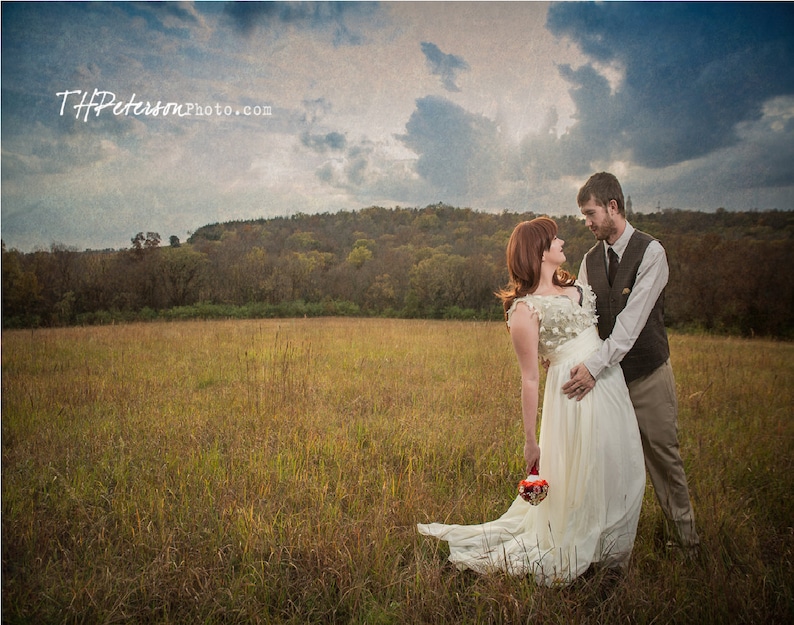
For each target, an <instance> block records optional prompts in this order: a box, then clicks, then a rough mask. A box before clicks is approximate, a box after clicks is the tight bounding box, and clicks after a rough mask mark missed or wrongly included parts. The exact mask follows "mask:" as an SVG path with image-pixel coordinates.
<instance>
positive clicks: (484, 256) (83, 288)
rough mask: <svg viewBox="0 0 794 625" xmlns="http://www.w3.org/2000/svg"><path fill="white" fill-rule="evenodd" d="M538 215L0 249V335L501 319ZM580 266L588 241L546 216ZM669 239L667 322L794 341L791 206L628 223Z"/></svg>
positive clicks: (220, 231) (271, 224) (287, 222)
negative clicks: (267, 322) (518, 236)
mask: <svg viewBox="0 0 794 625" xmlns="http://www.w3.org/2000/svg"><path fill="white" fill-rule="evenodd" d="M536 216H537V215H536V214H535V213H531V212H527V213H515V212H507V211H505V212H502V213H496V214H494V213H484V212H478V211H474V210H471V209H468V208H456V207H452V206H448V205H446V204H434V205H430V206H426V207H425V208H402V207H396V208H390V209H389V208H383V207H378V206H373V207H369V208H365V209H362V210H358V211H349V212H347V211H345V212H339V213H333V214H331V213H324V214H316V215H307V214H297V215H293V216H289V217H276V218H272V219H258V220H250V221H236V222H227V223H218V224H211V225H207V226H203V227H201V228H199V229H198V230H196V231H195V232H193V233H192V234H191V235H190V237H189V238H188V240H187V241H185V242H180V241H179V239H178V238H177V237H175V236H171V237H169V239H168V242H163V241H162V240H161V237H160V235H159V233H156V232H139V233H137V234H135V235H134V236H133V237H132V238H131V239H130V242H131V245H130V247H129V248H127V249H122V250H110V251H93V250H86V251H82V252H80V251H77V250H75V249H73V248H68V247H66V246H63V245H53V246H52V247H51V248H50V249H49V250H39V251H34V252H30V253H23V252H20V251H18V250H15V249H11V250H7V249H6V246H5V244H3V249H2V312H3V327H4V328H29V327H41V326H61V325H73V324H100V323H115V322H122V321H133V320H150V319H185V318H209V317H248V318H251V317H276V316H306V315H308V316H316V315H362V316H391V317H406V318H433V319H439V318H457V319H467V318H471V319H501V318H502V310H501V306H500V304H499V302H498V301H497V299H496V298H495V296H494V292H495V291H496V290H498V289H499V288H500V287H502V286H504V285H505V283H506V280H507V273H506V268H505V258H504V254H505V246H506V244H507V239H508V237H509V236H510V233H511V231H512V229H513V227H514V226H515V225H516V224H517V223H519V222H520V221H523V220H525V219H532V218H533V217H536ZM554 219H555V221H556V222H557V224H558V225H559V228H560V237H561V238H563V239H564V240H565V248H564V251H565V254H566V256H567V258H568V262H567V263H566V265H567V266H566V268H567V269H568V270H570V271H572V272H573V273H576V272H577V270H578V268H579V263H580V261H581V259H582V257H583V255H584V253H585V252H586V251H587V250H588V249H589V248H590V247H591V246H592V245H593V242H594V239H593V236H592V233H590V231H589V230H587V228H586V227H585V226H584V223H583V221H582V220H581V219H580V218H579V217H578V216H563V217H555V218H554ZM629 220H630V221H631V223H632V224H634V225H635V227H637V228H639V229H641V230H645V231H646V232H649V233H650V234H652V235H653V236H655V237H657V238H659V239H660V240H661V241H662V243H663V244H664V246H665V248H666V250H667V255H668V260H669V263H670V282H669V285H668V288H667V298H666V323H667V324H668V325H669V326H671V327H678V328H696V329H702V330H706V331H712V332H721V333H732V334H739V335H743V336H748V335H762V336H772V337H783V338H792V337H794V277H792V273H791V272H790V271H788V269H789V268H790V267H791V266H792V263H793V262H794V258H792V256H793V255H794V249H793V248H792V245H791V238H792V232H794V212H789V211H764V212H756V211H746V212H729V211H725V210H722V209H719V210H718V211H717V212H715V213H701V212H694V211H682V210H665V211H660V212H656V213H651V214H642V213H636V214H631V215H630V216H629Z"/></svg>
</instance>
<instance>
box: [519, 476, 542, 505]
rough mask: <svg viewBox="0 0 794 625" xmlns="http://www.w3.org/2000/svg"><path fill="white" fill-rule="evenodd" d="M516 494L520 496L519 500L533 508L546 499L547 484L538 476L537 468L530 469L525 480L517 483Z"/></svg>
mask: <svg viewBox="0 0 794 625" xmlns="http://www.w3.org/2000/svg"><path fill="white" fill-rule="evenodd" d="M518 494H519V495H521V499H523V500H524V501H526V502H529V503H530V504H532V505H533V506H537V505H538V504H539V503H540V502H541V501H543V500H544V499H546V495H548V494H549V483H548V482H547V481H546V480H544V479H541V478H540V477H539V476H538V469H537V467H532V470H531V471H530V473H529V476H527V479H525V480H521V481H520V482H519V483H518Z"/></svg>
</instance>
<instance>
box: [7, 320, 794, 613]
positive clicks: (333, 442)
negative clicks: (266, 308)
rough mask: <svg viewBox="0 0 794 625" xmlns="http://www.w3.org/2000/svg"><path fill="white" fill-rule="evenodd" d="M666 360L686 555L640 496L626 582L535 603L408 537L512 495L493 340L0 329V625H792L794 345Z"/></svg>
mask: <svg viewBox="0 0 794 625" xmlns="http://www.w3.org/2000/svg"><path fill="white" fill-rule="evenodd" d="M671 346H672V358H673V366H674V368H675V371H676V376H677V385H678V392H679V400H680V404H681V414H680V426H681V441H682V450H683V455H684V459H685V462H686V467H687V472H688V475H689V480H690V486H691V490H692V496H693V501H694V504H695V509H696V514H697V521H698V528H699V531H700V534H701V538H702V540H703V548H702V550H701V553H700V556H699V557H698V558H695V559H685V558H684V557H683V556H682V554H680V553H678V552H677V551H676V550H669V549H667V548H666V547H665V543H666V535H665V528H664V523H663V517H662V515H661V512H660V510H659V508H658V505H657V504H656V502H655V500H654V497H653V491H652V489H651V488H650V486H649V487H648V489H647V490H646V499H645V504H644V506H643V511H642V515H641V517H640V524H639V530H638V539H637V543H636V545H635V550H634V553H633V555H632V562H631V567H630V569H629V571H628V573H627V574H626V576H625V577H624V578H622V579H621V580H620V581H618V582H617V583H616V584H607V583H606V580H604V579H601V577H600V576H599V575H595V576H592V577H589V578H587V579H582V580H580V581H577V583H575V584H574V585H573V586H571V587H568V588H564V589H548V588H537V587H535V586H534V585H533V584H532V583H531V582H530V581H529V580H528V579H525V578H512V577H508V576H505V575H493V576H478V575H475V574H472V573H470V572H459V571H457V570H456V569H454V568H453V567H452V566H450V565H449V564H448V563H446V554H447V551H446V545H445V544H444V543H439V542H438V541H436V540H435V539H430V538H426V537H423V536H419V535H418V534H417V532H416V530H415V524H416V523H417V522H426V521H431V520H432V521H444V520H446V521H448V522H465V523H474V522H480V521H484V520H489V519H493V518H495V517H496V516H499V515H501V514H502V513H503V512H504V511H505V510H506V508H507V506H508V505H509V503H510V501H511V500H512V499H513V497H514V496H515V484H516V482H517V481H518V480H519V479H520V478H521V477H522V475H521V469H522V462H523V460H522V456H521V449H522V432H521V419H520V403H519V378H518V367H517V365H516V363H515V358H514V356H513V353H512V349H511V347H510V342H509V336H508V334H507V333H506V331H505V328H504V325H502V324H499V323H474V322H469V323H467V322H429V321H403V320H356V319H299V320H279V321H234V322H231V321H229V322H223V321H219V322H180V323H177V322H175V323H152V324H134V325H125V326H115V327H94V328H73V329H57V330H35V331H13V332H10V331H9V332H4V333H3V335H2V347H3V350H2V561H3V564H2V620H3V623H4V625H5V624H7V623H60V622H75V623H117V622H136V623H139V622H143V623H145V622H158V623H197V622H203V623H372V624H376V623H430V624H432V623H438V624H441V623H530V622H531V623H618V622H623V623H759V624H761V623H763V624H766V623H785V622H790V621H791V620H792V618H794V590H793V587H794V563H793V562H792V558H793V557H794V553H793V551H794V529H792V526H793V525H794V505H793V504H792V501H793V498H792V494H791V492H792V489H791V476H792V475H794V463H793V462H792V457H793V456H794V454H792V448H793V447H794V445H793V444H792V443H793V442H794V422H792V406H793V405H794V401H793V400H794V344H791V343H773V342H763V341H760V340H755V341H743V340H736V339H726V338H711V337H702V336H697V337H695V336H684V335H673V336H672V337H671Z"/></svg>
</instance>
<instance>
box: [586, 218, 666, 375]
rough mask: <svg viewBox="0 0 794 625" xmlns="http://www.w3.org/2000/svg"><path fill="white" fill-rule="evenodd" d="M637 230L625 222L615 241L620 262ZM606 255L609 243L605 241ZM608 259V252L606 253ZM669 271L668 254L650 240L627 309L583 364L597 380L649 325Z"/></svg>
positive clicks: (620, 357) (621, 357) (618, 359)
mask: <svg viewBox="0 0 794 625" xmlns="http://www.w3.org/2000/svg"><path fill="white" fill-rule="evenodd" d="M632 234H634V227H633V226H632V225H631V224H630V223H629V222H626V229H625V230H624V231H623V234H622V235H620V238H619V239H618V240H617V241H615V244H614V245H613V246H612V249H613V250H615V253H616V254H617V255H618V260H620V259H622V258H623V254H624V253H625V251H626V246H627V245H628V244H629V239H630V238H631V235H632ZM602 245H603V246H604V248H605V249H604V252H606V248H608V247H609V246H608V245H607V242H606V241H603V243H602ZM604 257H606V253H605V254H604ZM669 277H670V269H669V267H668V266H667V254H666V253H665V251H664V248H663V247H662V244H661V243H659V241H651V242H650V244H649V245H648V247H647V248H646V249H645V254H644V255H643V257H642V261H641V262H640V266H639V268H638V269H637V280H636V281H635V282H634V287H633V288H632V290H631V294H630V295H629V299H628V302H627V303H626V307H625V308H624V309H623V310H622V311H621V312H620V314H619V315H618V316H617V318H616V319H615V327H614V328H613V329H612V333H611V334H610V335H609V337H608V338H607V339H606V340H605V341H604V344H603V345H602V346H601V349H600V350H599V351H597V352H595V353H594V354H593V355H592V356H590V357H589V358H588V359H587V360H585V361H584V365H585V367H587V370H588V371H589V372H590V375H592V376H593V377H594V378H598V376H599V375H600V374H601V372H602V371H603V370H604V369H605V368H606V367H611V366H613V365H616V364H618V363H619V362H620V361H621V360H623V357H624V356H625V355H626V354H627V353H628V352H629V350H630V349H631V348H632V347H634V343H635V342H636V341H637V337H639V336H640V332H642V329H643V328H644V327H645V324H646V323H647V322H648V317H649V316H650V314H651V310H653V307H654V305H655V304H656V300H658V299H659V295H661V293H662V290H663V289H664V287H665V286H666V285H667V280H668V278H669ZM579 281H580V282H582V283H583V284H589V283H588V282H587V262H586V260H582V266H581V267H580V268H579Z"/></svg>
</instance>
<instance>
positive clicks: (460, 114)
mask: <svg viewBox="0 0 794 625" xmlns="http://www.w3.org/2000/svg"><path fill="white" fill-rule="evenodd" d="M405 129H406V133H405V134H404V135H401V136H400V137H398V138H399V139H400V140H401V141H402V142H403V143H404V144H405V145H406V146H407V147H409V148H410V149H412V150H413V151H414V152H415V153H416V154H418V155H419V158H418V160H417V161H416V172H417V173H418V174H419V175H420V176H421V177H422V178H424V179H425V180H427V181H428V182H429V183H430V184H431V185H432V186H433V187H434V188H435V189H436V190H437V191H438V192H440V193H442V194H444V195H445V199H446V200H447V201H454V200H458V199H471V198H477V197H483V196H486V195H488V194H492V193H494V192H495V190H496V183H497V181H498V178H499V172H500V169H501V165H502V162H501V159H502V149H501V143H500V140H499V133H498V130H497V127H496V124H495V123H494V122H493V121H491V120H490V119H488V118H486V117H484V116H482V115H476V114H473V113H470V112H468V111H466V110H465V109H463V108H462V107H460V106H458V105H457V104H455V103H453V102H450V101H449V100H447V99H445V98H441V97H438V96H427V97H424V98H420V99H419V100H417V101H416V109H415V110H414V112H413V113H412V114H411V117H410V119H409V120H408V123H407V124H406V126H405Z"/></svg>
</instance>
